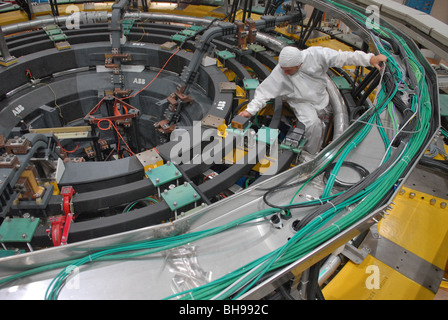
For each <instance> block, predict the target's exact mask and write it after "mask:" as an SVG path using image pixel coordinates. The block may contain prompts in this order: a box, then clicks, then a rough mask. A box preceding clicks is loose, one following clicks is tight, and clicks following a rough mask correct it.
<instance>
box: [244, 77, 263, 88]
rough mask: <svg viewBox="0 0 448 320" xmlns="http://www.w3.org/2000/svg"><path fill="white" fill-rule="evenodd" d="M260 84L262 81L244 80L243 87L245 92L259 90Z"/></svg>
mask: <svg viewBox="0 0 448 320" xmlns="http://www.w3.org/2000/svg"><path fill="white" fill-rule="evenodd" d="M259 84H260V81H258V80H257V79H244V80H243V85H244V89H245V90H255V89H257V87H258V85H259Z"/></svg>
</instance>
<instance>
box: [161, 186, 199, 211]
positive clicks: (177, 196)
mask: <svg viewBox="0 0 448 320" xmlns="http://www.w3.org/2000/svg"><path fill="white" fill-rule="evenodd" d="M162 198H163V199H164V200H165V202H166V203H167V204H168V206H169V207H170V209H171V210H172V211H175V210H179V209H181V208H183V207H185V206H187V205H189V204H191V203H193V202H196V201H198V200H200V199H201V196H200V195H199V194H198V193H197V192H196V190H195V189H194V188H193V187H192V186H191V184H189V183H186V182H185V183H184V184H183V185H180V186H178V187H175V188H173V189H170V190H165V191H164V192H163V193H162Z"/></svg>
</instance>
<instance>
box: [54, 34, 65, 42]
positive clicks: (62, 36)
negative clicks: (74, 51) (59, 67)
mask: <svg viewBox="0 0 448 320" xmlns="http://www.w3.org/2000/svg"><path fill="white" fill-rule="evenodd" d="M67 38H68V37H67V35H66V34H63V33H61V34H55V35H53V36H50V40H51V41H53V42H56V41H64V40H66V39H67Z"/></svg>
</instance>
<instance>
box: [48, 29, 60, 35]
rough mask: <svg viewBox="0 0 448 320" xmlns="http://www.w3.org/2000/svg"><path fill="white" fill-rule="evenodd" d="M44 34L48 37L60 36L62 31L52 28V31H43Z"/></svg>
mask: <svg viewBox="0 0 448 320" xmlns="http://www.w3.org/2000/svg"><path fill="white" fill-rule="evenodd" d="M45 33H46V34H47V35H49V36H54V35H56V34H61V33H62V30H61V29H59V28H54V29H50V30H45Z"/></svg>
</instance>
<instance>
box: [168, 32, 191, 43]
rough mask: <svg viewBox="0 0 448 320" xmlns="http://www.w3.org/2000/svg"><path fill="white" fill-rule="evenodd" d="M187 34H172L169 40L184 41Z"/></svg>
mask: <svg viewBox="0 0 448 320" xmlns="http://www.w3.org/2000/svg"><path fill="white" fill-rule="evenodd" d="M187 38H188V37H187V36H183V35H181V34H174V35H172V36H171V37H170V40H173V41H177V42H184V41H185V40H187Z"/></svg>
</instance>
